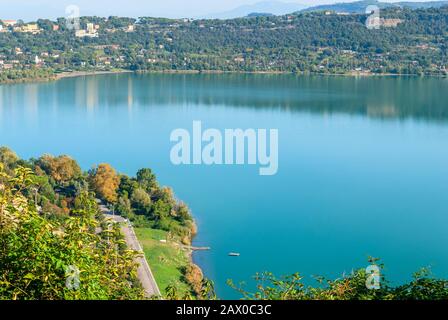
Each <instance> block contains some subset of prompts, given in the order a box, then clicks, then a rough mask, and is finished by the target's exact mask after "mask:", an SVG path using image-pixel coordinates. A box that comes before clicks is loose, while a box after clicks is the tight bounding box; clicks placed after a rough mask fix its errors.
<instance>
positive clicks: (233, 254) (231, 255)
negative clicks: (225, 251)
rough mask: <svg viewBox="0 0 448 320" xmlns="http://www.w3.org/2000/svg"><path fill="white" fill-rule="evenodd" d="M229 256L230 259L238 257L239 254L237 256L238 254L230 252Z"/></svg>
mask: <svg viewBox="0 0 448 320" xmlns="http://www.w3.org/2000/svg"><path fill="white" fill-rule="evenodd" d="M229 256H230V257H239V256H240V254H239V253H236V252H230V253H229Z"/></svg>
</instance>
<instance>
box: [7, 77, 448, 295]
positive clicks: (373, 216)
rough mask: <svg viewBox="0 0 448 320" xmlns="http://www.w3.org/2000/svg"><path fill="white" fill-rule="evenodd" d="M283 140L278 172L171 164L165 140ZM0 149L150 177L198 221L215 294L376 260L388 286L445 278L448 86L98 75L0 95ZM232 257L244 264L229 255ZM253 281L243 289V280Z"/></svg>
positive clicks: (414, 81)
mask: <svg viewBox="0 0 448 320" xmlns="http://www.w3.org/2000/svg"><path fill="white" fill-rule="evenodd" d="M193 120H201V121H202V123H203V126H204V127H206V128H210V127H212V128H218V129H225V128H278V129H279V135H280V141H279V144H280V147H279V158H280V160H279V172H278V174H277V175H276V176H273V177H260V176H259V175H258V167H256V166H227V167H219V166H218V167H216V166H215V167H207V166H183V167H182V166H181V167H176V166H173V165H172V164H171V162H170V159H169V152H170V149H171V146H172V144H171V143H170V141H169V136H170V133H171V131H172V130H173V129H175V128H187V129H190V130H191V126H192V121H193ZM0 145H7V146H9V147H11V148H12V149H14V150H15V151H16V152H17V153H18V154H19V155H20V156H22V157H24V158H29V157H37V156H39V155H41V154H43V153H52V154H69V155H71V156H73V157H75V158H76V159H77V160H78V161H79V162H80V164H81V165H82V166H83V168H84V169H88V168H90V167H91V166H92V165H94V164H98V163H101V162H108V163H111V164H112V165H113V166H114V167H116V168H117V169H118V170H119V171H121V172H123V173H127V174H130V175H134V174H135V172H136V171H137V170H138V169H139V168H141V167H151V168H152V169H154V170H155V172H156V173H157V175H158V177H159V179H160V181H161V182H162V183H163V184H165V185H170V186H172V187H173V188H174V190H175V192H176V194H177V196H178V197H179V198H180V199H183V200H184V201H185V202H187V203H188V204H189V205H190V207H191V209H192V211H193V213H194V216H195V218H196V220H197V222H198V224H199V230H200V233H199V235H198V237H197V238H196V240H195V244H196V245H205V246H210V247H212V250H211V251H210V252H201V253H197V254H196V255H195V257H194V258H195V261H196V262H197V263H198V264H199V265H200V266H201V267H202V268H203V270H204V271H205V273H206V275H207V276H208V277H210V278H212V279H213V280H214V281H215V282H216V285H217V290H218V293H219V295H220V296H221V297H224V298H237V297H238V295H237V294H236V293H234V292H233V290H231V289H229V288H228V287H227V286H226V284H225V282H226V280H227V279H233V280H234V281H235V282H237V283H238V282H240V281H247V280H250V278H251V276H253V275H254V274H255V273H256V272H262V271H267V270H269V271H273V272H275V273H276V274H279V275H281V274H289V273H294V272H299V271H300V272H301V273H302V274H303V275H304V276H306V277H307V278H306V279H307V281H309V283H312V280H310V277H311V276H312V275H323V276H327V277H332V278H334V277H338V276H340V275H341V274H342V273H343V272H349V271H351V270H352V268H362V267H366V266H367V257H368V256H374V257H381V258H382V260H383V262H384V263H385V264H386V270H385V272H386V273H387V275H388V276H389V277H390V278H391V279H393V281H394V282H395V283H400V282H402V281H405V280H409V279H410V277H411V274H412V273H413V272H414V271H417V270H418V269H419V268H421V267H426V266H431V268H432V270H433V272H434V274H435V275H437V276H440V277H448V250H447V244H448V232H447V228H448V81H447V80H445V79H419V78H343V77H296V76H278V75H276V76H268V75H128V74H123V75H104V76H94V77H81V78H73V79H64V80H61V81H59V82H51V83H40V84H20V85H5V86H0ZM229 252H240V253H241V256H240V257H238V258H231V257H228V256H227V254H228V253H229ZM249 282H250V281H249Z"/></svg>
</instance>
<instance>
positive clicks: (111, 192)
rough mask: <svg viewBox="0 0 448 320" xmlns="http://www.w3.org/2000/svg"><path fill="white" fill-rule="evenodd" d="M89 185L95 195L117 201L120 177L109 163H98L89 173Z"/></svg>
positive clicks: (108, 200) (113, 201) (110, 201)
mask: <svg viewBox="0 0 448 320" xmlns="http://www.w3.org/2000/svg"><path fill="white" fill-rule="evenodd" d="M89 181H90V186H91V187H92V189H93V190H94V191H95V193H96V195H97V196H98V197H100V198H101V199H103V200H105V201H107V202H109V203H115V202H117V190H118V186H119V185H120V177H119V176H118V174H117V172H116V171H115V170H114V168H112V167H111V165H109V164H107V163H102V164H100V165H99V166H98V167H97V168H94V169H92V170H91V171H90V173H89Z"/></svg>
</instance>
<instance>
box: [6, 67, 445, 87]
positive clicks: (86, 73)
mask: <svg viewBox="0 0 448 320" xmlns="http://www.w3.org/2000/svg"><path fill="white" fill-rule="evenodd" d="M126 73H128V74H131V73H132V74H141V75H143V74H240V75H243V74H252V75H296V76H331V77H353V78H371V77H378V78H383V77H412V78H439V79H446V78H448V75H436V74H430V75H416V74H405V73H403V74H395V73H368V72H350V73H318V72H298V73H296V72H290V71H223V70H138V71H132V70H126V69H119V70H112V71H73V72H61V73H54V74H52V75H51V76H50V77H45V78H23V79H14V80H7V81H0V85H8V84H21V83H41V82H51V81H59V80H61V79H66V78H77V77H89V76H97V75H111V74H126Z"/></svg>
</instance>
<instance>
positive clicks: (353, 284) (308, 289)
mask: <svg viewBox="0 0 448 320" xmlns="http://www.w3.org/2000/svg"><path fill="white" fill-rule="evenodd" d="M372 262H373V263H375V262H376V259H374V261H372ZM378 267H379V268H380V269H383V265H379V266H378ZM369 276H370V274H368V273H367V272H366V270H365V269H360V270H358V271H354V272H352V273H351V274H349V275H344V276H343V277H341V278H339V279H336V280H328V279H324V278H317V279H316V280H317V281H318V283H319V286H316V287H312V286H306V285H305V284H304V283H303V277H302V276H300V274H298V273H296V274H293V275H290V276H287V277H283V278H278V277H276V276H274V275H273V274H272V273H261V274H257V275H256V276H255V280H256V282H257V291H256V292H248V291H246V290H245V289H244V288H243V287H242V286H236V285H235V284H234V283H233V282H232V281H228V284H229V285H230V286H231V287H232V288H234V289H235V290H237V291H238V292H240V293H241V294H242V296H243V298H244V299H246V300H448V280H440V279H435V278H433V277H431V275H430V272H429V271H428V270H427V269H422V270H421V271H419V272H417V273H415V274H414V276H413V280H412V281H411V282H409V283H406V284H403V285H401V286H397V287H393V286H391V285H390V284H389V281H388V280H387V279H386V277H385V276H384V275H383V276H381V277H380V282H379V284H380V286H379V289H378V290H374V289H368V287H367V285H366V282H367V280H368V279H369Z"/></svg>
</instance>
